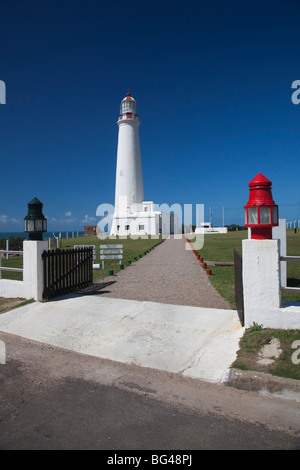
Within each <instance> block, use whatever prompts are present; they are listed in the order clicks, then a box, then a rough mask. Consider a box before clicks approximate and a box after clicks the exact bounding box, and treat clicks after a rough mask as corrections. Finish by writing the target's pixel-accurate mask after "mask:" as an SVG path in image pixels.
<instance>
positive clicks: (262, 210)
mask: <svg viewBox="0 0 300 470" xmlns="http://www.w3.org/2000/svg"><path fill="white" fill-rule="evenodd" d="M271 186H272V183H271V181H270V180H268V179H267V178H266V177H265V176H264V175H262V174H261V173H259V174H258V175H257V176H255V178H253V180H252V181H250V183H249V188H250V197H249V201H248V202H247V205H246V206H245V207H244V217H245V227H250V228H251V238H252V239H255V240H268V239H272V227H276V226H277V225H278V206H277V205H276V204H275V202H274V201H273V197H272V191H271Z"/></svg>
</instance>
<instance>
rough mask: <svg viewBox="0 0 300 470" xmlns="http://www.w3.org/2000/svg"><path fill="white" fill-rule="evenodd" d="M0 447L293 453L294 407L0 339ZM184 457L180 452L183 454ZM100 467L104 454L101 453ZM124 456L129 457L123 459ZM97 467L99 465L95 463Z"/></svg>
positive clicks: (296, 440)
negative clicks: (1, 355) (1, 354)
mask: <svg viewBox="0 0 300 470" xmlns="http://www.w3.org/2000/svg"><path fill="white" fill-rule="evenodd" d="M0 340H2V341H4V343H5V345H6V364H0V416H1V418H0V449H1V450H10V449H12V450H18V449H26V450H28V449H36V450H38V449H44V450H47V449H51V450H58V449H65V450H67V449H71V450H72V449H74V450H75V449H76V450H80V449H85V450H91V449H97V450H103V451H104V450H106V451H111V455H112V456H114V455H118V454H117V452H118V451H122V450H129V451H132V452H131V454H132V455H139V452H138V451H142V450H149V451H150V450H152V451H154V450H156V451H164V452H167V451H174V450H178V452H179V451H181V453H182V452H183V451H189V450H190V451H192V450H204V449H210V450H218V449H220V450H221V449H232V450H239V449H245V450H246V449H249V450H254V449H262V450H271V449H272V450H275V449H295V448H296V447H298V446H299V444H300V434H299V432H298V430H297V423H298V424H299V403H298V404H296V403H294V402H291V401H285V400H282V399H276V398H270V397H262V396H258V395H256V394H253V393H250V392H245V391H241V390H236V389H233V388H230V387H227V386H225V385H222V384H219V385H216V384H208V383H205V382H201V381H199V380H194V379H186V378H184V377H179V376H177V375H176V374H169V373H165V372H164V373H161V372H159V371H154V370H152V369H151V370H147V369H142V368H138V367H137V366H133V365H126V364H120V363H113V362H111V361H107V360H102V359H99V358H96V357H91V356H87V355H82V354H77V353H74V352H71V351H66V350H62V349H59V348H54V347H50V346H47V345H44V344H39V343H35V342H32V341H28V340H25V339H23V338H19V337H16V336H12V335H8V334H5V333H0ZM185 453H187V452H185ZM103 455H104V457H103V458H104V459H105V460H106V459H107V458H108V457H107V456H108V455H110V452H108V453H107V452H106V453H105V454H103ZM128 455H130V453H129V454H128ZM99 463H101V462H100V461H99Z"/></svg>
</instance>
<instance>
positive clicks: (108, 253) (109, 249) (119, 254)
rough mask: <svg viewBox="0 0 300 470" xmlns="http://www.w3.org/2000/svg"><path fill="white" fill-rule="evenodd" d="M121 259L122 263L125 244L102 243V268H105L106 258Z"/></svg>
mask: <svg viewBox="0 0 300 470" xmlns="http://www.w3.org/2000/svg"><path fill="white" fill-rule="evenodd" d="M106 259H119V260H120V264H122V262H121V260H122V259H123V245H100V260H102V269H104V260H106Z"/></svg>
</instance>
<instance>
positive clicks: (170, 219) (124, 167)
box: [110, 93, 179, 236]
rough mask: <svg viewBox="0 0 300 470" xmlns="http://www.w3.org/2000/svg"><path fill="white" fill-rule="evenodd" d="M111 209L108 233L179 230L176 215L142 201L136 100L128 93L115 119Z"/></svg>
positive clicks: (145, 233) (156, 233)
mask: <svg viewBox="0 0 300 470" xmlns="http://www.w3.org/2000/svg"><path fill="white" fill-rule="evenodd" d="M118 126H119V136H118V151H117V170H116V190H115V211H114V216H113V221H112V226H111V231H110V234H111V235H119V236H131V235H134V236H146V235H147V236H148V235H169V234H173V233H179V226H178V217H177V216H176V215H174V214H172V213H166V212H162V211H157V210H155V203H154V202H153V201H144V186H143V173H142V161H141V151H140V139H139V126H140V121H139V118H138V115H137V114H136V101H135V99H134V98H132V96H131V95H130V93H127V96H126V97H125V98H124V99H123V100H122V101H121V110H120V116H119V119H118Z"/></svg>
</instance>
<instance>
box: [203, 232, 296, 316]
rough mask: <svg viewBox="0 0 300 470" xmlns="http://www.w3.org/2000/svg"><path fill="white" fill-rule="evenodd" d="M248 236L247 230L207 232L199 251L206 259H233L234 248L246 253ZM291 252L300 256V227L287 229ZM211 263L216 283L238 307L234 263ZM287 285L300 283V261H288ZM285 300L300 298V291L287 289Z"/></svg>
mask: <svg viewBox="0 0 300 470" xmlns="http://www.w3.org/2000/svg"><path fill="white" fill-rule="evenodd" d="M246 238H248V232H247V230H240V231H238V232H228V233H227V234H218V235H205V238H204V246H203V248H202V249H201V250H199V254H200V256H201V257H202V258H203V259H204V260H205V261H211V262H213V261H217V262H222V261H224V262H233V252H234V249H236V250H237V251H239V253H242V241H243V240H244V239H246ZM287 255H288V256H291V255H294V256H300V231H299V230H298V231H297V233H295V232H294V230H293V229H288V230H287ZM207 267H208V268H209V269H211V270H212V276H210V277H209V279H210V281H211V283H212V285H213V286H214V287H215V289H216V290H217V291H218V292H219V293H220V294H221V295H222V297H223V298H224V299H225V300H227V302H229V303H230V305H231V306H232V308H233V309H235V308H236V303H235V288H234V266H214V265H210V264H209V263H208V266H207ZM287 285H288V286H289V287H300V263H297V262H288V263H287ZM285 300H286V301H292V302H295V301H298V302H299V301H300V294H295V293H291V292H283V293H282V301H285Z"/></svg>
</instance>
